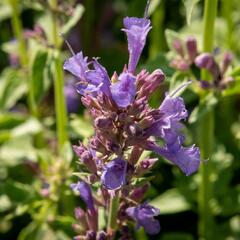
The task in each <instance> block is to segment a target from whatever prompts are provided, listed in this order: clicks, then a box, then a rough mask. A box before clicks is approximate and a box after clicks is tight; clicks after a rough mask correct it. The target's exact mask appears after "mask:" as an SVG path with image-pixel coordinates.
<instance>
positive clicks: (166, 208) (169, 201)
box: [150, 189, 190, 214]
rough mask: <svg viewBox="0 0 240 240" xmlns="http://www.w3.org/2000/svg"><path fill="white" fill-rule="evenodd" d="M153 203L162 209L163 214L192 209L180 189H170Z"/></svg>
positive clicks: (152, 203)
mask: <svg viewBox="0 0 240 240" xmlns="http://www.w3.org/2000/svg"><path fill="white" fill-rule="evenodd" d="M150 204H151V205H153V206H154V207H157V208H159V209H161V214H172V213H177V212H183V211H187V210H189V209H190V205H189V204H188V202H187V201H186V200H185V198H184V197H183V196H182V195H181V193H180V192H179V191H178V189H170V190H167V191H166V192H164V193H163V194H161V195H160V196H158V197H156V198H155V199H153V200H152V201H151V202H150Z"/></svg>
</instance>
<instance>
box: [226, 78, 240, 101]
mask: <svg viewBox="0 0 240 240" xmlns="http://www.w3.org/2000/svg"><path fill="white" fill-rule="evenodd" d="M239 93H240V76H239V77H235V78H234V82H232V83H231V84H230V85H229V86H228V87H227V88H226V89H225V90H224V91H223V92H222V95H223V96H224V97H227V96H232V95H236V94H239Z"/></svg>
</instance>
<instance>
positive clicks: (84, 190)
mask: <svg viewBox="0 0 240 240" xmlns="http://www.w3.org/2000/svg"><path fill="white" fill-rule="evenodd" d="M70 186H71V188H72V189H73V190H77V191H78V192H79V193H80V197H81V198H82V200H83V201H84V202H85V204H86V205H87V207H88V209H90V210H93V211H95V207H94V200H93V196H92V191H91V189H90V186H89V185H88V184H87V183H86V182H84V181H82V182H78V183H72V184H71V185H70Z"/></svg>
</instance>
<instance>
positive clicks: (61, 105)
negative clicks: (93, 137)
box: [49, 0, 68, 150]
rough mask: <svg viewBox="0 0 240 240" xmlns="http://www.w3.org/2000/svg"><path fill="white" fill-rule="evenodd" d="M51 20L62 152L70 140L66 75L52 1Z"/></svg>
mask: <svg viewBox="0 0 240 240" xmlns="http://www.w3.org/2000/svg"><path fill="white" fill-rule="evenodd" d="M49 3H50V6H51V18H52V41H53V44H54V47H55V50H54V61H55V62H54V96H55V112H56V118H57V120H56V121H57V138H58V150H61V148H62V147H63V145H64V143H65V142H66V141H67V140H68V134H67V110H66V102H65V96H64V75H63V69H62V65H63V64H62V60H61V58H60V51H59V48H60V40H59V32H58V25H57V18H56V13H55V11H54V10H55V9H56V8H57V1H56V0H50V1H49Z"/></svg>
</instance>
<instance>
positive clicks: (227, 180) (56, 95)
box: [0, 0, 240, 240]
mask: <svg viewBox="0 0 240 240" xmlns="http://www.w3.org/2000/svg"><path fill="white" fill-rule="evenodd" d="M145 5H146V1H145V0H131V1H130V0H112V1H108V0H101V1H99V0H98V1H97V0H83V1H75V0H58V1H57V0H56V1H55V0H49V1H47V0H19V1H17V0H1V1H0V239H1V240H14V239H19V240H35V239H36V240H48V239H49V240H50V239H51V240H53V239H54V240H55V239H57V240H65V239H72V238H73V236H74V231H73V229H72V224H74V223H75V219H74V207H76V206H79V205H81V204H82V202H81V201H80V200H79V198H78V197H75V196H73V193H72V192H71V190H70V189H69V185H70V183H72V182H73V181H74V180H76V179H77V178H76V177H75V176H74V175H73V174H72V173H73V172H75V171H77V169H78V168H77V166H76V163H75V162H76V157H75V156H74V154H73V152H72V149H71V145H72V144H73V143H77V142H78V141H79V140H81V141H83V142H86V141H87V139H88V137H90V136H91V135H92V134H93V129H92V127H91V120H90V119H89V116H88V114H87V112H86V111H85V110H84V107H83V105H82V104H81V102H80V96H79V95H77V94H75V91H74V83H75V82H76V79H74V78H73V77H71V76H70V75H68V74H67V73H64V72H63V70H62V64H63V61H64V59H66V58H67V57H68V56H70V51H69V50H68V48H67V46H66V44H64V42H63V39H62V38H61V37H60V35H59V33H63V35H64V36H65V37H66V38H67V39H68V41H69V42H70V44H71V46H72V48H73V50H74V51H75V52H78V51H80V50H82V51H83V52H84V54H85V55H86V56H89V57H93V56H97V57H101V63H102V64H103V65H104V66H105V67H106V69H107V70H108V72H109V75H110V76H111V75H112V74H113V72H114V71H115V70H116V71H117V72H118V73H119V72H121V70H122V69H123V66H124V64H126V63H127V61H128V51H127V43H126V37H125V35H124V33H123V32H122V31H121V28H122V20H123V18H124V17H125V16H137V17H142V15H143V12H144V8H145ZM189 12H190V13H191V21H190V24H187V20H186V16H190V13H189ZM149 14H150V18H151V20H152V25H153V29H152V30H151V32H150V34H149V37H148V40H147V45H146V47H145V49H144V52H143V55H142V57H141V60H140V64H139V69H141V68H143V67H144V68H146V69H147V70H149V71H153V70H154V69H156V68H161V69H162V70H163V71H164V72H165V74H166V75H167V80H166V83H165V85H164V88H165V89H166V90H167V89H168V87H169V85H171V84H173V85H174V84H175V82H181V81H182V80H183V79H181V75H180V76H178V77H176V70H175V69H173V68H171V67H170V65H169V63H170V59H171V57H172V55H173V52H172V51H170V50H171V49H169V45H168V41H167V40H168V39H166V35H165V31H166V29H170V30H173V31H175V32H176V34H177V35H178V36H179V37H180V38H183V39H184V38H185V37H186V36H189V35H190V36H195V37H196V38H197V40H198V46H199V49H200V50H201V45H202V42H201V39H202V16H203V1H194V0H188V1H180V0H152V1H151V4H150V9H149ZM239 39H240V2H239V0H221V1H220V0H219V2H218V12H217V18H216V22H215V34H214V47H215V48H216V51H218V52H220V53H223V52H224V51H226V50H228V51H231V52H232V53H233V55H234V61H233V68H236V69H238V73H237V74H236V76H237V77H236V83H235V85H234V86H233V87H230V88H229V89H228V90H227V91H225V92H224V93H223V94H222V96H221V97H219V98H217V99H213V98H211V99H210V100H208V99H207V100H206V102H205V103H204V104H202V105H200V104H199V96H198V94H197V93H196V91H194V89H193V88H192V87H190V88H189V89H188V90H186V91H185V92H184V93H183V98H184V99H185V101H186V105H187V109H188V110H189V113H190V120H189V122H186V125H187V128H185V129H184V131H185V132H186V134H187V139H186V142H187V143H189V144H191V143H193V142H197V140H196V139H197V138H196V135H197V131H198V126H199V121H201V117H202V115H204V113H205V111H208V110H209V109H211V111H214V119H215V131H214V134H215V135H214V139H215V145H214V151H213V153H212V155H211V156H209V158H210V159H211V162H212V163H211V164H212V171H211V174H210V184H211V186H210V188H211V192H212V197H211V199H210V202H209V206H210V211H211V213H210V215H212V216H213V219H214V221H213V222H214V223H213V224H212V225H211V226H209V231H210V232H212V236H214V237H212V239H220V240H221V239H226V240H237V239H240V114H239V110H240V84H239V82H240V80H239V76H240V73H239V72H240V71H239V68H237V66H239V60H240V41H239ZM236 71H237V70H236ZM63 74H64V75H63ZM185 77H186V76H182V78H185ZM171 86H172V85H171ZM63 93H64V96H65V98H64V99H65V101H66V103H67V110H66V112H67V114H66V115H67V118H66V116H64V114H65V107H64V105H65V104H64V99H63V98H62V96H61V94H63ZM162 97H163V92H162V91H159V92H158V94H156V95H154V96H153V97H152V99H151V104H152V106H159V104H160V102H161V99H162ZM57 126H58V127H57ZM206 160H208V159H206ZM153 174H154V176H155V177H154V178H153V180H152V181H151V184H152V187H151V189H150V190H149V191H148V192H147V195H146V199H149V200H151V201H152V202H153V203H154V204H155V205H156V206H158V207H159V208H160V210H161V214H160V216H159V220H160V222H161V228H162V231H161V233H160V234H159V235H158V236H154V237H149V236H147V235H145V233H144V232H143V231H141V230H140V231H138V232H137V231H135V237H134V239H138V240H147V239H161V240H191V239H198V230H197V229H198V218H199V213H198V204H197V201H198V196H197V192H198V186H199V184H200V175H199V173H197V174H194V175H193V176H190V177H186V176H184V175H183V174H182V173H181V172H180V171H179V170H178V169H176V168H175V167H173V166H172V165H170V164H169V163H167V162H166V161H165V160H163V159H161V160H160V161H159V162H158V164H157V165H156V167H155V168H154V169H153ZM102 224H103V226H104V223H102Z"/></svg>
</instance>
